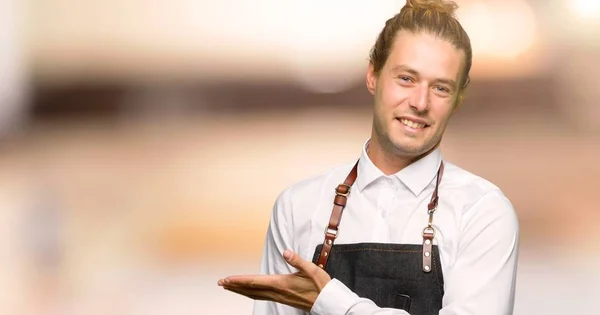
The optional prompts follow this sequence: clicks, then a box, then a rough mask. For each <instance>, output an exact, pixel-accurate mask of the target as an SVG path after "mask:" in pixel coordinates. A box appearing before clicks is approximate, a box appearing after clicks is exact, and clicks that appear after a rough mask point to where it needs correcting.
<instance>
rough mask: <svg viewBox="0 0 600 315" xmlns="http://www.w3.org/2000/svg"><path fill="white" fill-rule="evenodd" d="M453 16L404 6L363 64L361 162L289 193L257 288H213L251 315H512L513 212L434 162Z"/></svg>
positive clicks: (451, 84) (460, 54)
mask: <svg viewBox="0 0 600 315" xmlns="http://www.w3.org/2000/svg"><path fill="white" fill-rule="evenodd" d="M456 8H457V6H456V4H454V3H453V2H446V1H442V0H432V1H426V0H408V1H407V3H406V5H405V6H404V7H403V8H402V10H401V11H400V13H399V14H398V15H396V16H394V17H393V18H391V19H390V20H388V21H387V23H386V26H385V28H384V29H383V30H382V32H381V34H380V35H379V38H378V39H377V42H376V43H375V46H374V47H373V50H372V52H371V60H370V65H369V69H368V72H367V78H366V84H367V89H368V90H369V92H371V94H373V96H374V119H373V128H372V134H371V138H370V140H369V141H367V143H366V144H365V146H364V147H363V150H362V154H361V156H360V159H359V161H358V162H357V163H356V164H352V165H346V166H343V167H340V168H337V169H334V170H332V171H330V172H328V173H326V174H324V175H322V176H319V177H315V178H312V179H309V180H305V181H303V182H300V183H298V184H295V185H293V186H291V187H290V188H288V189H286V190H285V191H284V192H283V193H282V194H281V195H280V196H279V197H278V199H277V202H276V204H275V207H274V210H273V214H272V217H271V222H270V225H269V229H268V233H267V238H266V243H265V248H264V257H263V261H262V265H261V274H262V275H254V276H233V277H228V278H226V279H221V280H219V285H220V286H223V287H224V288H225V289H227V290H230V291H233V292H236V293H239V294H243V295H245V296H248V297H250V298H253V299H255V300H258V301H256V303H255V308H254V314H257V315H258V314H304V312H310V313H311V314H319V315H321V314H323V315H325V314H327V315H337V314H339V315H343V314H352V315H354V314H356V315H366V314H411V315H415V314H445V315H449V314H461V315H470V314H473V315H474V314H477V315H480V314H487V315H496V314H498V315H500V314H503V315H504V314H511V313H512V310H513V301H514V294H515V276H516V265H517V248H518V221H517V217H516V214H515V211H514V209H513V206H512V205H511V203H510V202H509V200H508V199H507V198H506V197H505V196H504V195H503V193H502V192H501V191H500V190H499V189H498V188H497V187H496V186H494V185H493V184H492V183H490V182H488V181H486V180H484V179H483V178H480V177H478V176H476V175H473V174H471V173H469V172H467V171H465V170H463V169H461V168H459V167H457V166H455V165H453V164H451V163H449V162H446V161H443V160H442V155H441V152H440V149H439V144H440V141H441V139H442V135H443V134H444V130H445V128H446V125H447V124H448V120H449V119H450V117H451V115H452V114H453V113H454V111H455V110H456V108H457V107H458V106H459V104H460V102H461V98H462V95H463V93H464V90H465V88H466V87H467V84H468V82H469V70H470V67H471V59H472V57H471V45H470V41H469V38H468V36H467V34H466V33H465V31H464V30H463V28H462V27H461V25H460V24H459V22H458V21H457V20H456V19H455V18H454V11H455V10H456ZM340 136H343V134H342V135H340ZM342 214H343V216H342ZM311 261H312V262H311Z"/></svg>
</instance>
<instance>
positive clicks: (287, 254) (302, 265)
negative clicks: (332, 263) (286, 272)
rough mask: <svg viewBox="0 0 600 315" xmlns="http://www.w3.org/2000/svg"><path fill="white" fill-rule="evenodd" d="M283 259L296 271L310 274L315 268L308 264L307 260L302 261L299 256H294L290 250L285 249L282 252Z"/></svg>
mask: <svg viewBox="0 0 600 315" xmlns="http://www.w3.org/2000/svg"><path fill="white" fill-rule="evenodd" d="M283 258H284V259H285V261H287V263H288V264H290V265H291V266H293V267H295V268H296V269H298V270H300V271H304V272H306V273H310V272H311V271H313V269H314V268H317V266H316V265H315V264H313V263H312V262H310V261H308V260H304V259H302V257H300V255H298V254H296V253H295V252H294V251H292V250H291V249H286V250H285V251H284V252H283Z"/></svg>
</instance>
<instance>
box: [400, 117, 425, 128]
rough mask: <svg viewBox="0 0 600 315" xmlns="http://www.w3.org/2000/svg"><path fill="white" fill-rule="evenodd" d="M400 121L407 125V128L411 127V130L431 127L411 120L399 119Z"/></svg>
mask: <svg viewBox="0 0 600 315" xmlns="http://www.w3.org/2000/svg"><path fill="white" fill-rule="evenodd" d="M398 120H399V121H400V122H401V123H402V124H403V125H405V126H407V127H410V128H413V129H423V128H426V127H429V125H427V124H423V123H419V122H416V121H412V120H409V119H406V118H399V119H398Z"/></svg>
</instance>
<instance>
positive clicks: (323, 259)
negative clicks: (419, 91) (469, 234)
mask: <svg viewBox="0 0 600 315" xmlns="http://www.w3.org/2000/svg"><path fill="white" fill-rule="evenodd" d="M357 167H358V162H357V163H356V164H355V165H354V168H353V169H352V171H351V172H350V174H348V177H347V178H346V180H345V181H344V183H343V184H340V185H339V186H338V187H337V188H336V196H335V199H334V206H333V211H332V213H331V218H330V220H329V224H328V226H327V227H326V229H325V240H324V241H323V244H320V245H318V246H317V247H316V249H315V253H314V255H313V263H315V264H316V265H318V266H319V267H320V268H323V269H324V270H325V271H327V273H328V274H329V275H330V276H331V277H332V278H336V279H338V280H339V281H341V282H342V283H344V284H345V285H346V286H347V287H348V288H349V289H350V290H352V291H353V292H354V293H356V294H357V295H358V296H360V297H362V298H367V299H369V300H372V301H373V302H374V303H375V304H376V305H377V306H379V307H385V308H395V309H403V310H405V311H407V312H409V313H410V314H411V315H430V314H438V313H439V311H440V309H441V308H442V298H443V296H444V278H443V274H442V268H441V264H440V255H439V250H438V247H437V245H433V238H434V236H435V230H434V229H433V225H432V220H433V214H434V213H435V210H436V209H437V204H438V187H439V184H440V181H441V178H442V174H443V172H444V163H443V162H442V163H441V164H440V168H439V170H438V173H437V180H436V184H435V189H434V191H433V194H432V197H431V202H430V203H429V204H428V206H427V212H428V214H429V222H428V223H427V225H426V226H425V228H424V229H423V244H422V245H416V244H384V243H358V244H337V245H335V246H334V244H333V243H334V242H335V238H336V236H337V233H338V227H339V223H340V221H341V217H342V213H343V210H344V207H345V206H346V200H347V197H348V195H349V194H350V188H351V187H352V184H354V181H355V180H356V176H357ZM424 210H425V209H424Z"/></svg>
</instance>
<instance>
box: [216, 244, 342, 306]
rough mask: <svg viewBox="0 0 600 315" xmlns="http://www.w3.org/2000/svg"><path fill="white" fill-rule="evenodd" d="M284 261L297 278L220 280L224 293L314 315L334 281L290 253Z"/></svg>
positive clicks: (247, 277) (267, 276)
mask: <svg viewBox="0 0 600 315" xmlns="http://www.w3.org/2000/svg"><path fill="white" fill-rule="evenodd" d="M283 258H285V260H286V261H287V263H288V264H290V265H291V266H292V267H295V268H296V269H298V272H296V273H293V274H282V275H279V274H277V275H252V276H231V277H227V278H225V279H221V280H219V286H222V287H223V288H224V289H226V290H229V291H232V292H235V293H238V294H242V295H245V296H247V297H249V298H251V299H254V300H268V301H274V302H278V303H282V304H286V305H289V306H292V307H295V308H299V309H301V310H303V311H305V312H310V309H311V308H312V306H313V304H314V303H315V300H316V299H317V296H318V295H319V293H320V292H321V290H322V289H323V287H325V285H326V284H327V283H328V282H329V281H330V280H331V277H330V276H329V274H327V272H325V270H323V269H321V268H319V267H317V265H315V264H313V263H312V262H310V261H306V260H304V259H302V258H300V256H298V254H296V253H294V252H293V251H291V250H289V249H287V250H286V251H285V252H283Z"/></svg>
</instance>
